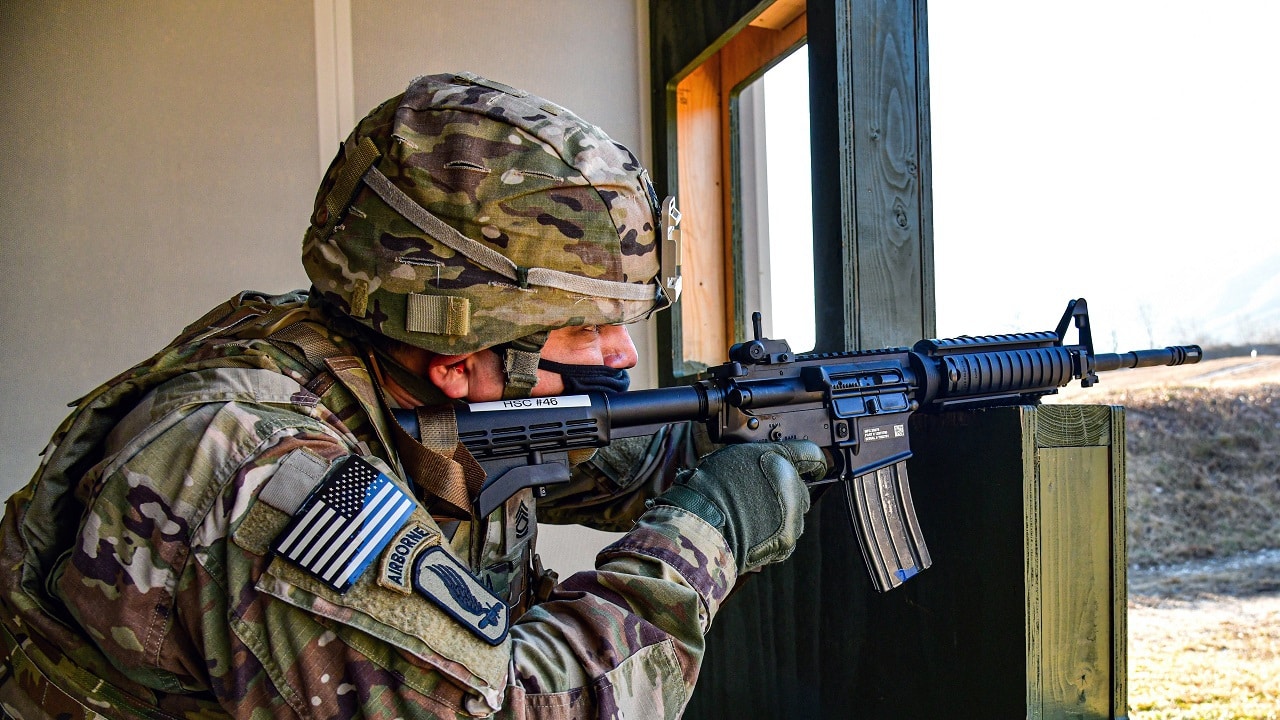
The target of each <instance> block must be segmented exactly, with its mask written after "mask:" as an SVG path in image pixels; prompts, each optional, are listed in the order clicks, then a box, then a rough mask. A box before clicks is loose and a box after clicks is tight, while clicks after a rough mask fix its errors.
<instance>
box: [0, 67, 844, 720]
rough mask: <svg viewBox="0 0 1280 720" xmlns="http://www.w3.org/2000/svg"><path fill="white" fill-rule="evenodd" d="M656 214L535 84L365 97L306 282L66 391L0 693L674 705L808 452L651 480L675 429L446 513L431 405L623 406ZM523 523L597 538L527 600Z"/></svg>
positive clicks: (309, 249)
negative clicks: (582, 558) (611, 396)
mask: <svg viewBox="0 0 1280 720" xmlns="http://www.w3.org/2000/svg"><path fill="white" fill-rule="evenodd" d="M668 207H670V206H668ZM674 217H676V213H674V212H673V211H669V212H667V213H665V215H664V217H660V204H659V203H658V201H657V196H656V194H655V193H654V190H653V187H652V185H651V183H650V182H649V179H648V177H647V175H646V173H645V172H644V170H643V169H642V168H641V167H640V165H639V163H638V162H637V161H636V159H635V158H634V157H633V156H632V155H631V153H630V152H628V151H627V150H626V149H625V148H623V147H622V146H621V145H618V144H616V143H614V142H613V141H611V140H610V139H609V138H608V137H607V136H605V135H604V133H602V132H601V131H600V130H599V129H598V128H596V127H594V126H592V125H590V124H588V123H586V122H584V121H582V120H581V119H580V118H578V117H577V116H575V115H574V114H572V113H570V112H569V111H567V110H565V109H564V108H561V107H558V106H556V105H554V104H552V103H550V102H547V101H546V100H543V99H541V98H538V97H534V96H532V95H528V94H527V93H523V92H520V91H517V90H514V89H512V88H510V87H507V86H504V85H501V84H498V83H494V82H491V81H488V80H485V79H484V78H480V77H478V76H474V75H469V74H463V75H439V76H430V77H423V78H419V79H417V80H415V81H414V82H413V83H412V84H411V85H410V86H409V88H408V89H407V90H406V91H405V92H404V93H403V94H402V95H399V96H397V97H395V98H392V99H391V100H389V101H387V102H386V103H384V104H383V105H381V106H380V107H378V108H377V109H375V110H374V111H373V112H372V113H371V114H370V115H369V116H368V117H366V118H365V119H364V120H363V121H362V122H361V123H360V124H359V125H358V126H357V127H356V129H355V131H354V132H353V133H352V135H351V137H350V138H348V139H347V141H346V142H345V143H344V145H343V147H342V148H341V149H340V151H339V154H338V157H337V158H336V159H335V160H334V162H333V164H332V166H331V167H330V169H329V172H328V173H327V175H326V178H325V180H324V182H323V183H322V185H321V187H320V191H319V194H318V196H317V199H316V204H315V209H314V212H313V214H312V217H311V225H310V227H309V228H308V229H307V232H306V236H305V239H304V243H303V263H304V266H305V267H306V270H307V273H308V275H309V277H310V278H311V280H312V283H313V287H312V290H311V291H310V293H294V294H290V295H287V296H274V297H270V296H265V295H261V294H257V293H242V294H240V295H238V296H236V297H235V298H233V299H232V300H231V301H229V302H228V303H226V304H224V305H222V306H220V307H218V308H216V309H214V310H213V311H211V312H210V313H208V314H207V315H206V316H205V317H204V318H201V319H200V320H198V321H196V322H195V323H193V324H192V325H190V326H189V327H188V328H186V329H185V330H184V331H183V333H182V334H181V335H180V336H179V337H178V338H177V339H176V340H174V341H173V342H172V343H171V344H170V345H169V346H168V347H166V348H165V349H163V350H161V351H160V352H159V353H158V354H156V355H155V356H154V357H152V358H151V359H150V360H148V361H146V362H144V363H142V364H140V365H138V366H136V367H134V368H133V369H131V370H129V371H127V372H126V373H124V374H122V375H120V376H119V377H117V378H115V379H114V380H112V381H110V382H108V383H106V384H105V385H103V386H102V387H100V388H98V389H97V390H95V391H93V392H92V393H90V394H89V395H88V396H87V397H85V398H83V399H81V400H80V401H79V402H78V404H77V407H76V410H75V411H74V412H73V413H72V415H71V416H70V417H69V418H68V419H67V421H66V422H65V423H64V424H63V426H62V427H61V428H60V429H59V430H58V432H57V434H56V435H55V437H54V439H53V442H52V443H51V444H50V446H49V448H48V449H47V450H46V453H45V456H44V460H43V462H42V465H41V468H40V470H39V471H38V472H37V474H36V476H35V478H34V479H33V480H32V481H31V483H30V484H29V485H27V486H26V487H25V488H24V489H22V490H20V491H19V492H18V493H17V494H16V495H14V496H13V497H12V498H11V499H10V500H9V502H8V505H7V507H6V512H5V516H4V520H3V524H2V525H0V558H2V559H3V563H4V566H3V567H4V572H3V573H0V620H2V622H0V651H2V652H3V656H4V659H5V662H4V664H3V666H2V667H0V707H2V708H3V710H4V712H5V713H6V714H9V715H13V716H16V717H24V718H32V719H34V718H52V717H58V718H83V717H98V716H99V715H101V716H105V717H112V718H135V717H145V718H158V717H165V718H172V717H193V718H194V717H197V716H199V717H213V716H225V715H231V716H235V717H250V716H254V717H268V716H271V717H317V718H319V717H324V718H333V717H342V718H347V717H357V716H367V717H386V718H393V717H431V718H437V717H440V718H443V717H450V718H451V717H455V716H466V717H485V716H490V715H495V714H496V715H498V716H501V717H530V718H532V717H548V718H561V717H564V718H568V717H619V718H620V717H630V718H656V717H674V716H677V715H679V714H680V712H681V711H682V710H683V708H684V706H685V704H686V702H687V700H688V698H689V693H690V692H691V691H692V689H693V686H694V682H695V680H696V678H697V675H698V669H699V664H700V661H701V658H702V654H703V651H704V645H703V635H704V633H705V632H706V631H707V629H708V627H709V626H710V623H711V620H712V618H713V617H714V615H715V613H716V611H717V609H718V607H719V605H720V603H721V602H722V601H723V600H724V598H725V596H726V595H727V594H728V592H729V590H730V589H731V588H732V587H733V585H734V583H735V582H736V580H737V578H738V577H739V576H740V575H741V574H742V573H744V572H747V571H750V570H753V569H755V568H759V567H761V566H763V565H766V564H768V563H772V562H776V561H779V560H782V559H784V558H786V557H787V556H788V555H789V554H790V553H791V551H792V549H793V548H794V544H795V541H796V538H797V537H798V536H799V534H800V532H801V531H802V528H803V515H804V513H805V512H806V511H807V509H808V507H809V499H808V495H807V491H806V489H805V486H804V484H803V482H802V480H801V478H802V476H814V475H820V474H821V473H823V472H825V466H824V463H823V459H822V455H821V452H820V451H819V450H818V448H817V447H816V446H814V445H813V444H812V443H807V442H789V443H778V444H762V445H742V446H731V447H727V448H724V449H721V450H718V451H716V452H713V453H711V454H710V455H708V456H707V457H705V459H703V460H702V461H701V463H700V464H699V465H698V466H697V468H696V469H688V470H682V471H680V472H679V473H678V474H677V473H676V472H675V470H676V465H677V464H678V463H679V462H680V461H681V458H682V457H685V456H687V455H689V454H690V452H689V448H690V447H691V446H692V441H691V438H690V437H689V436H688V435H687V434H686V433H683V432H681V431H680V429H679V428H676V429H671V430H668V431H664V432H662V433H659V434H658V435H657V436H655V437H654V438H652V439H651V440H645V441H644V442H642V443H639V444H634V443H631V444H626V445H616V446H613V447H610V448H607V449H605V450H602V451H600V452H598V453H596V455H595V456H594V457H592V458H590V459H584V458H577V460H578V464H577V465H576V467H575V472H574V478H575V479H574V480H573V481H572V482H571V483H570V484H569V486H568V487H567V488H566V489H563V490H560V491H558V492H556V493H554V494H553V495H552V496H550V497H548V498H545V499H540V500H538V501H537V503H536V504H535V501H534V497H533V495H532V493H531V492H530V491H529V490H523V491H520V492H518V493H517V494H516V495H514V496H513V497H511V498H510V499H509V500H508V501H507V502H506V503H505V504H504V505H503V506H501V507H499V508H498V509H496V510H494V512H493V513H492V514H491V515H489V516H488V517H476V510H475V504H474V502H473V500H474V498H475V493H476V491H477V490H478V488H479V487H480V484H481V483H482V482H483V480H484V477H483V471H482V470H480V469H479V466H478V465H477V464H476V462H475V460H474V459H473V458H472V457H471V456H470V455H469V454H468V453H467V451H466V449H465V448H464V447H463V446H462V445H461V444H460V443H459V442H458V439H457V428H456V424H453V423H451V420H452V418H453V413H452V410H451V405H450V403H451V402H456V401H459V400H467V401H472V402H474V401H482V400H494V399H499V398H504V397H505V398H519V397H528V396H530V395H534V396H539V395H549V394H557V393H561V392H569V393H573V392H582V391H584V390H603V391H610V392H617V391H622V390H625V389H626V385H627V380H626V370H627V368H629V367H632V366H633V365H634V364H635V362H636V350H635V347H634V345H633V344H632V342H631V338H630V336H629V335H628V332H627V329H626V327H625V325H624V324H625V323H627V322H630V321H633V320H636V319H639V318H643V317H646V316H648V315H649V314H650V313H652V312H653V311H655V310H658V309H661V308H663V307H665V306H666V305H668V304H670V302H671V301H672V300H673V299H674V298H673V295H674V290H673V287H675V286H676V284H675V283H667V282H665V280H666V278H665V277H663V273H660V264H661V263H660V260H659V247H660V246H661V245H662V242H661V239H662V237H663V233H664V232H665V231H666V230H668V227H666V225H665V223H666V222H668V221H669V220H670V219H672V218H674ZM669 259H670V258H668V260H669ZM669 265H670V263H668V266H669ZM393 409H414V410H415V411H416V414H417V416H418V419H419V422H420V425H421V427H423V428H424V431H423V433H422V434H423V436H424V437H423V438H422V439H421V441H419V439H418V438H415V437H411V436H410V435H409V433H407V432H406V431H404V430H402V429H401V428H400V426H399V425H398V424H397V423H396V422H395V420H394V419H393V416H392V413H391V410H393ZM685 459H686V460H687V459H689V458H687V457H685ZM673 478H674V484H672V480H673ZM535 512H536V513H537V515H540V519H542V520H544V521H546V520H550V521H554V522H580V523H583V524H586V525H591V526H594V527H599V528H603V529H610V530H620V531H626V534H625V535H624V536H623V537H622V538H621V539H620V540H618V541H617V542H615V543H614V544H612V545H610V546H609V547H607V548H605V549H604V550H603V551H601V553H600V554H599V556H598V558H597V561H596V569H595V570H594V571H593V572H584V573H578V574H575V575H573V576H572V577H570V578H568V579H566V580H565V581H564V582H562V583H559V584H556V583H555V581H554V579H553V576H551V575H550V574H547V573H543V572H542V571H541V569H540V563H538V561H537V559H536V555H535V554H534V552H533V551H534V543H535V540H534V536H535V534H536V532H535V529H536V520H537V519H539V518H538V517H535Z"/></svg>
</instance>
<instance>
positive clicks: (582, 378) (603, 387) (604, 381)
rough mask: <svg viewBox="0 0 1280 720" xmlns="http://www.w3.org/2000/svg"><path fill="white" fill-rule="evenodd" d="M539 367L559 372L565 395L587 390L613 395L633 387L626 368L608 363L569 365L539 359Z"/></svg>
mask: <svg viewBox="0 0 1280 720" xmlns="http://www.w3.org/2000/svg"><path fill="white" fill-rule="evenodd" d="M538 368H539V369H541V370H546V371H548V372H553V373H559V374H560V378H561V379H562V380H563V381H564V394H565V395H578V394H581V393H585V392H602V393H605V394H608V395H612V394H616V393H624V392H626V391H627V388H629V387H631V378H630V377H629V376H628V375H627V371H626V370H621V369H616V368H611V367H609V366H608V365H569V364H566V363H558V362H554V361H552V360H543V359H539V360H538Z"/></svg>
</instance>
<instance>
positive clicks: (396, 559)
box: [378, 522, 440, 595]
mask: <svg viewBox="0 0 1280 720" xmlns="http://www.w3.org/2000/svg"><path fill="white" fill-rule="evenodd" d="M439 544H440V533H438V532H436V531H435V530H432V529H431V528H429V527H426V526H425V525H423V524H422V523H419V522H410V523H409V524H408V525H405V526H404V527H403V528H401V529H400V532H398V533H396V536H395V537H394V538H392V540H391V542H390V543H388V544H387V550H386V552H384V553H383V554H382V565H381V567H380V569H379V571H378V584H379V585H381V586H382V587H384V588H387V589H388V590H395V591H396V592H398V593H401V594H403V595H410V594H412V593H413V561H414V558H416V557H418V553H419V552H422V550H424V549H425V548H429V547H433V546H435V545H439Z"/></svg>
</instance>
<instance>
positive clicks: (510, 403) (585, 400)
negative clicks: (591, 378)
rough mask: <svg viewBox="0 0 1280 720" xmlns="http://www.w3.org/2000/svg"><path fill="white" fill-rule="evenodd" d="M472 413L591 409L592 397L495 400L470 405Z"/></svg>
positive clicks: (558, 396)
mask: <svg viewBox="0 0 1280 720" xmlns="http://www.w3.org/2000/svg"><path fill="white" fill-rule="evenodd" d="M467 407H468V408H470V409H471V412H491V411H494V410H547V409H550V408H562V407H591V396H590V395H554V396H552V397H536V398H521V399H519V400H495V401H493V402H482V403H470V404H468V405H467Z"/></svg>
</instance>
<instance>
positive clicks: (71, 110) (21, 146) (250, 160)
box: [0, 0, 653, 554]
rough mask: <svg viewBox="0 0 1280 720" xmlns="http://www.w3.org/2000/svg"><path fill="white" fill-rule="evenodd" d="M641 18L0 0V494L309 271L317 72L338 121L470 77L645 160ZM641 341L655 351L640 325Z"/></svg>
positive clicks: (344, 2) (475, 1)
mask: <svg viewBox="0 0 1280 720" xmlns="http://www.w3.org/2000/svg"><path fill="white" fill-rule="evenodd" d="M348 2H349V3H350V4H349V5H348ZM348 7H349V20H345V19H344V16H345V12H346V10H347V8H348ZM317 12H319V13H321V14H322V15H334V16H336V17H337V37H338V40H337V42H336V46H337V50H336V51H334V50H329V49H326V47H327V45H326V43H324V42H320V43H318V42H317V30H316V27H317V24H316V22H315V18H316V15H317ZM646 12H647V10H646V8H645V0H608V1H607V2H601V1H600V0H554V1H547V0H540V1H539V2H536V3H535V2H524V1H519V2H517V1H516V0H506V1H504V0H468V1H467V2H426V1H420V0H415V1H412V2H411V1H409V0H403V1H401V2H390V1H387V2H367V1H364V0H273V1H272V2H270V3H262V2H256V1H253V0H223V1H222V2H218V3H211V2H201V1H198V0H189V1H187V2H176V1H174V2H161V1H159V0H156V1H155V2H147V3H143V2H129V3H104V2H99V1H96V0H60V1H57V2H54V1H52V0H48V1H45V2H41V3H0V42H2V43H3V46H4V47H5V49H6V55H7V59H6V61H5V62H4V64H3V66H0V93H2V95H3V97H4V98H5V100H4V102H3V103H2V104H0V243H2V244H3V245H2V246H0V247H2V249H3V255H2V256H3V259H4V265H3V268H4V271H3V272H2V273H0V408H2V409H3V411H2V412H0V497H7V496H8V495H9V494H10V493H11V492H12V491H13V490H15V489H16V488H18V487H19V486H21V485H22V484H23V483H25V482H26V480H27V479H28V478H29V476H30V474H31V473H32V472H33V471H34V469H35V467H36V464H37V461H38V459H37V453H38V452H39V450H40V449H41V448H42V447H43V445H44V443H45V442H46V440H47V439H48V437H49V435H50V434H51V433H52V431H53V429H54V427H55V426H56V425H57V423H58V422H59V421H60V420H61V418H62V417H63V416H64V415H65V413H66V404H67V403H68V402H69V401H71V400H73V399H75V398H76V397H78V396H80V395H81V394H83V393H85V392H86V391H88V390H90V389H92V388H93V387H94V386H95V385H97V384H98V383H100V382H101V381H103V380H105V379H107V378H109V377H110V376H112V375H114V374H115V373H116V372H118V371H120V370H122V369H124V368H126V367H128V366H129V365H131V364H132V363H134V362H137V361H139V360H142V359H144V358H145V357H147V356H148V355H150V354H151V353H152V352H153V351H154V350H156V349H158V348H159V347H161V346H162V345H163V344H164V343H165V342H166V341H168V340H169V339H170V338H171V337H172V336H173V335H175V334H176V333H177V332H178V331H179V330H180V329H181V328H182V327H183V326H184V325H185V324H186V323H188V322H190V321H191V320H193V319H195V318H196V317H198V316H199V315H200V314H202V313H203V311H205V310H206V309H208V308H209V307H212V306H213V305H215V304H217V303H219V302H221V301H223V300H225V299H226V298H228V297H230V296H231V295H232V294H234V293H235V292H236V291H238V290H241V289H248V288H252V289H257V290H265V291H271V292H282V291H285V290H289V289H292V288H295V287H304V286H305V285H306V276H305V275H304V274H303V272H302V270H301V268H300V265H299V263H298V260H297V252H298V248H299V246H300V242H301V235H302V229H303V227H304V224H305V222H306V218H307V214H308V213H309V211H310V207H311V200H312V197H313V195H314V192H315V187H316V184H317V183H318V181H319V177H320V173H321V165H322V163H325V164H327V161H328V159H329V158H330V157H331V156H332V154H333V152H334V150H336V147H337V140H338V138H337V136H336V135H334V137H333V138H332V143H333V144H332V145H329V146H327V147H324V148H323V149H322V148H321V147H320V145H321V140H320V137H321V132H322V130H321V128H322V127H323V126H322V123H321V120H320V118H321V117H323V116H324V115H323V114H324V113H325V112H328V113H329V115H330V116H332V112H333V111H332V104H333V97H328V96H326V93H325V91H324V88H325V87H329V88H332V86H333V83H332V77H333V76H335V75H336V76H337V77H338V78H339V79H341V77H343V75H344V74H345V76H346V77H349V78H350V79H351V80H352V83H351V84H350V85H349V86H348V89H347V90H345V99H346V103H347V106H354V110H353V111H352V112H353V114H352V115H351V117H350V118H349V119H346V120H342V121H340V124H341V125H342V127H341V128H340V130H339V131H340V132H341V133H342V134H345V133H346V132H347V131H348V130H349V128H350V125H351V123H352V122H353V121H354V120H355V118H356V116H362V115H363V114H364V113H365V112H366V111H367V110H368V109H370V108H371V107H373V106H374V105H375V104H377V103H378V102H380V101H381V100H383V99H385V98H387V97H389V96H391V95H393V94H395V93H397V92H399V91H400V90H402V89H403V88H404V86H405V84H406V83H407V82H408V80H409V79H411V78H412V77H414V76H415V75H419V74H424V73H432V72H446V71H454V70H471V71H474V72H478V73H481V74H484V75H488V76H490V77H492V78H494V79H497V80H501V81H503V82H506V83H508V84H511V85H515V86H517V87H522V88H525V89H527V90H529V91H531V92H534V93H537V94H540V95H544V96H546V97H548V98H551V99H553V100H555V101H557V102H559V103H561V104H563V105H565V106H566V107H569V108H571V109H573V110H574V111H576V112H578V113H579V114H580V115H582V116H584V117H586V118H589V119H590V120H592V121H593V122H596V123H598V124H600V125H601V126H603V127H604V128H606V129H607V130H608V131H609V132H610V134H611V135H613V137H614V138H616V139H617V140H619V141H621V142H623V143H624V144H627V145H629V146H630V147H632V148H633V149H634V150H636V151H637V152H638V153H640V154H641V155H642V157H643V158H644V159H646V160H647V156H646V155H647V150H646V148H645V146H644V143H642V142H641V140H642V138H644V137H645V132H644V127H645V125H646V123H645V121H644V119H645V118H646V117H647V107H646V106H643V105H642V103H643V102H644V99H645V93H644V92H642V88H644V87H646V85H647V79H646V78H647V75H646V73H647V65H645V64H644V63H642V62H641V61H640V58H641V57H642V55H644V54H646V53H647V48H643V47H641V45H640V43H641V42H642V40H641V38H643V37H646V36H647V30H646V29H645V28H643V27H641V23H642V22H643V18H644V17H645V16H646ZM344 44H345V48H344ZM318 45H319V46H320V47H321V52H320V53H317V46H318ZM344 50H345V51H346V52H347V54H344ZM346 57H350V58H351V60H350V62H349V64H347V63H344V62H343V61H344V59H345V58H346ZM335 68H336V70H335ZM318 77H319V79H320V81H321V83H320V84H319V87H320V88H321V89H319V90H318V89H317V88H318V83H317V78H318ZM325 82H328V83H329V84H328V85H327V86H326V85H324V83H325ZM332 94H333V93H330V95H332ZM337 96H338V107H340V108H341V107H343V106H344V97H343V96H344V91H342V90H339V91H338V92H337ZM326 103H328V105H326ZM326 108H329V109H327V110H326ZM322 156H323V158H322ZM638 334H639V335H640V336H641V337H640V338H639V340H640V344H641V346H642V347H641V348H640V349H641V357H645V356H647V355H651V354H652V351H651V348H652V347H653V345H652V342H651V340H650V337H651V335H652V329H651V328H645V329H642V330H641V331H640V332H639V333H638ZM650 365H651V363H650ZM636 380H637V385H638V386H646V385H651V384H652V383H653V375H652V373H650V372H641V373H639V374H638V376H637V378H636ZM553 554H554V553H553Z"/></svg>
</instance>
